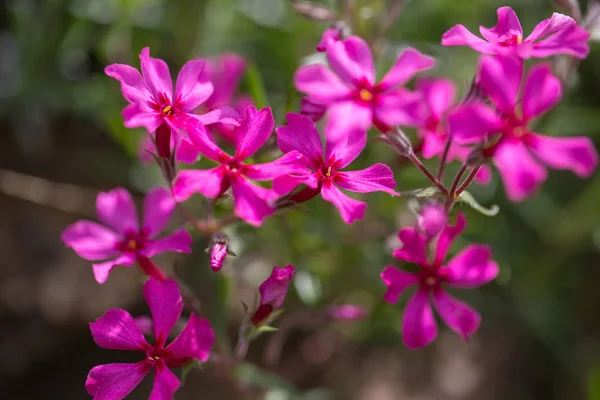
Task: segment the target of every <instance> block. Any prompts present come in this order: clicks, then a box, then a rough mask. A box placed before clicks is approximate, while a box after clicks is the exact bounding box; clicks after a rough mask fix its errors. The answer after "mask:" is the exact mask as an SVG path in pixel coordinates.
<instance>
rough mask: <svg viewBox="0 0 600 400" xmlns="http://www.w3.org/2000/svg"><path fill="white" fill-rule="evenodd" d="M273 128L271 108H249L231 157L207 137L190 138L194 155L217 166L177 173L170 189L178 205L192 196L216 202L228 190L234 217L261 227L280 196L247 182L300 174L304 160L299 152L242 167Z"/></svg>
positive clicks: (237, 130) (236, 135)
mask: <svg viewBox="0 0 600 400" xmlns="http://www.w3.org/2000/svg"><path fill="white" fill-rule="evenodd" d="M274 124H275V121H274V119H273V114H272V113H271V109H270V108H268V107H267V108H263V109H262V110H260V111H257V110H256V108H254V107H248V109H247V110H246V120H245V121H244V123H243V124H242V126H240V127H238V128H237V129H236V134H235V138H236V143H235V147H236V152H235V154H234V156H233V157H232V156H230V155H228V154H227V153H225V152H224V151H223V150H221V149H220V148H219V147H217V145H216V144H215V143H214V142H213V141H212V139H210V138H209V137H208V135H207V134H204V135H203V136H202V138H201V139H200V138H199V137H198V138H192V140H193V142H194V143H193V146H194V148H195V149H196V151H199V152H200V153H202V154H204V156H206V158H209V159H211V160H213V161H216V162H217V163H218V164H219V166H217V167H216V168H213V169H210V170H185V171H180V172H179V174H178V175H177V178H176V179H175V183H174V185H173V193H174V195H175V198H176V199H177V200H178V201H182V200H186V199H188V198H190V197H191V196H192V195H193V194H194V193H201V194H202V195H203V196H206V197H208V198H215V197H217V196H219V195H221V194H223V193H224V192H225V191H226V190H227V189H229V187H231V189H232V192H233V199H234V202H235V206H234V207H235V213H236V215H237V216H239V217H240V218H242V219H243V220H245V221H246V222H248V223H249V224H251V225H254V226H259V225H261V224H262V221H263V219H265V218H266V217H267V216H269V215H270V214H271V213H272V212H273V211H274V209H273V207H272V206H271V205H270V203H271V202H273V201H274V200H276V199H277V198H278V197H279V196H278V195H277V194H276V193H275V192H273V191H272V190H270V189H266V188H263V187H261V186H256V185H255V184H253V183H251V182H250V181H249V179H252V180H257V181H269V180H272V179H274V178H276V177H278V176H282V175H289V174H293V173H296V172H298V171H302V170H303V169H304V165H305V160H304V158H303V157H302V155H301V154H299V153H298V152H290V153H288V154H286V155H284V156H283V157H281V158H279V159H277V160H275V161H272V162H269V163H265V164H244V163H243V161H244V160H245V159H247V158H249V157H251V156H252V155H253V154H254V153H255V152H256V151H257V150H258V149H259V148H260V147H261V146H262V145H263V144H264V143H265V142H266V141H267V139H268V138H269V136H271V133H272V131H273V127H274ZM182 147H183V145H182Z"/></svg>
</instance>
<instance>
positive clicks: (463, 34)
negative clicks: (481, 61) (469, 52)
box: [442, 25, 494, 54]
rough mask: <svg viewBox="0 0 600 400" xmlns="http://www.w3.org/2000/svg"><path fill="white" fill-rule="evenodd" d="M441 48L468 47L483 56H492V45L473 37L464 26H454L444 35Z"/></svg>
mask: <svg viewBox="0 0 600 400" xmlns="http://www.w3.org/2000/svg"><path fill="white" fill-rule="evenodd" d="M442 46H469V47H470V48H472V49H473V50H475V51H478V52H480V53H483V54H494V45H492V44H491V43H488V42H486V41H485V40H483V39H481V38H480V37H477V36H475V35H474V34H473V33H471V32H470V31H469V30H468V29H467V28H465V26H464V25H455V26H453V27H452V28H450V29H449V30H448V31H447V32H446V33H444V35H443V36H442Z"/></svg>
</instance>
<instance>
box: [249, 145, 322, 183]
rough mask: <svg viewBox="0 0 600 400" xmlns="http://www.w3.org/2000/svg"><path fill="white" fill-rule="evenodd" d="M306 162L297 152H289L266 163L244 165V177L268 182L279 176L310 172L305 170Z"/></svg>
mask: <svg viewBox="0 0 600 400" xmlns="http://www.w3.org/2000/svg"><path fill="white" fill-rule="evenodd" d="M307 161H308V160H307V158H306V157H304V156H303V155H302V154H300V153H299V152H297V151H291V152H289V153H287V154H284V155H283V156H282V157H279V158H278V159H277V160H274V161H271V162H268V163H264V164H253V165H246V167H247V170H246V171H245V172H244V175H245V176H246V177H248V178H250V179H253V180H257V181H270V180H273V179H274V178H277V177H279V176H284V175H291V174H302V173H307V172H310V171H308V170H307V169H306V168H305V167H306V163H307Z"/></svg>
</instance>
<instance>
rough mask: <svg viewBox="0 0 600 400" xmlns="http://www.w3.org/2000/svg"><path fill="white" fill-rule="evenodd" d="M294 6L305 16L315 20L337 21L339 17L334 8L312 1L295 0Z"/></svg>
mask: <svg viewBox="0 0 600 400" xmlns="http://www.w3.org/2000/svg"><path fill="white" fill-rule="evenodd" d="M292 8H293V9H294V11H296V12H297V13H298V14H300V15H302V16H303V17H306V18H309V19H312V20H315V21H335V20H336V19H337V15H336V13H335V12H334V11H333V10H331V9H330V8H327V7H325V6H322V5H321V4H316V3H313V2H312V1H295V2H294V3H293V4H292Z"/></svg>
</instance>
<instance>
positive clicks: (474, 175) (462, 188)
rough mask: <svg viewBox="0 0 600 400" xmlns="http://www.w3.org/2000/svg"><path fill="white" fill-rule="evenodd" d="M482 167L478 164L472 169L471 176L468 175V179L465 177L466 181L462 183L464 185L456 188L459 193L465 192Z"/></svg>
mask: <svg viewBox="0 0 600 400" xmlns="http://www.w3.org/2000/svg"><path fill="white" fill-rule="evenodd" d="M480 168H481V165H478V166H476V167H475V168H473V170H472V171H471V173H470V174H469V176H467V179H465V181H464V182H463V183H462V185H460V186H459V188H458V189H457V190H456V194H457V195H459V194H461V193H462V192H464V191H465V189H466V188H467V187H468V186H469V185H470V184H471V182H473V179H475V177H476V176H477V173H478V172H479V169H480Z"/></svg>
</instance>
